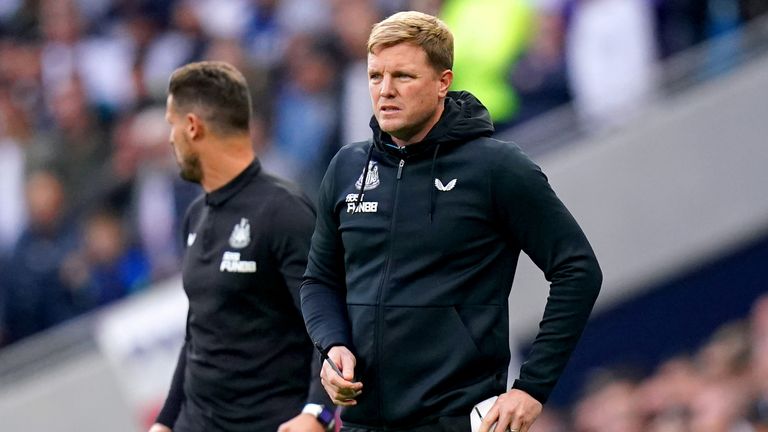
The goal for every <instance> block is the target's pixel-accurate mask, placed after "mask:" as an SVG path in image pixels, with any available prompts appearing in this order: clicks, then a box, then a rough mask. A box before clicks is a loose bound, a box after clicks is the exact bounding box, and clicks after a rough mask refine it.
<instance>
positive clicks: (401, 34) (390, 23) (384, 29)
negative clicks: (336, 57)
mask: <svg viewBox="0 0 768 432" xmlns="http://www.w3.org/2000/svg"><path fill="white" fill-rule="evenodd" d="M401 43H411V44H414V45H416V46H419V47H421V48H422V49H423V50H424V51H425V52H426V53H427V59H428V60H429V63H430V65H431V66H432V67H433V68H435V70H437V71H438V72H442V71H444V70H446V69H452V68H453V34H451V31H450V30H449V29H448V26H447V25H445V23H444V22H442V21H441V20H440V19H438V18H436V17H434V16H432V15H427V14H425V13H421V12H416V11H407V12H398V13H396V14H394V15H392V16H390V17H388V18H386V19H385V20H383V21H381V22H379V23H377V24H376V25H374V26H373V29H372V30H371V35H370V36H369V37H368V52H369V53H373V51H374V50H375V49H377V48H379V47H381V48H388V47H391V46H394V45H398V44H401Z"/></svg>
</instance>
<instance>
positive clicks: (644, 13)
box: [566, 0, 657, 129]
mask: <svg viewBox="0 0 768 432" xmlns="http://www.w3.org/2000/svg"><path fill="white" fill-rule="evenodd" d="M656 57H657V55H656V46H655V41H654V33H653V20H652V9H651V5H650V3H649V2H648V1H646V0H578V1H577V2H576V3H575V7H574V10H573V16H572V18H571V22H570V24H569V27H568V31H567V35H566V62H567V67H568V80H569V84H570V88H571V92H572V95H573V100H574V105H575V108H576V110H577V112H578V113H579V114H580V117H581V118H582V120H583V122H584V125H585V126H586V127H587V128H596V129H599V128H604V127H615V126H617V125H621V124H623V123H624V122H626V121H627V119H628V118H629V117H630V116H631V115H632V114H634V113H635V112H636V111H637V109H638V108H639V107H641V106H642V105H643V103H645V102H647V101H648V100H649V99H650V97H651V96H652V95H653V92H654V90H655V87H656V85H657V83H656V81H657V77H656Z"/></svg>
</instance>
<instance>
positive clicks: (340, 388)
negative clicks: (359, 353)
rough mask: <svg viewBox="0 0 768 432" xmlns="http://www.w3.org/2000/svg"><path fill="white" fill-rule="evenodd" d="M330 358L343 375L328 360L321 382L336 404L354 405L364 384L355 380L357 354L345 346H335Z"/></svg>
mask: <svg viewBox="0 0 768 432" xmlns="http://www.w3.org/2000/svg"><path fill="white" fill-rule="evenodd" d="M328 360H329V361H331V362H333V363H334V364H335V365H336V366H337V368H338V369H339V372H341V375H339V374H338V373H337V372H336V371H334V370H333V367H332V366H331V365H330V364H329V363H328V361H325V362H323V367H322V369H321V371H320V382H321V383H322V385H323V387H324V388H325V391H326V392H327V393H328V396H330V398H331V400H332V401H333V403H334V404H336V405H341V406H352V405H355V404H357V401H355V398H356V397H358V396H359V395H360V393H361V392H362V388H363V384H362V383H359V382H353V381H352V380H353V379H354V376H355V363H356V359H355V356H354V355H353V354H352V353H351V352H350V351H349V350H348V349H347V348H345V347H341V346H338V347H333V348H331V350H330V351H329V352H328Z"/></svg>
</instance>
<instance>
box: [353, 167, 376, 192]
mask: <svg viewBox="0 0 768 432" xmlns="http://www.w3.org/2000/svg"><path fill="white" fill-rule="evenodd" d="M363 171H365V170H363ZM363 174H365V173H364V172H363V173H361V174H360V178H358V179H357V181H356V182H355V187H356V188H357V189H358V190H363V191H367V190H371V189H376V188H377V187H378V186H379V166H378V165H376V162H374V161H371V162H369V163H368V175H366V176H365V189H363Z"/></svg>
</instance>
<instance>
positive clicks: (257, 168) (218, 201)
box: [205, 158, 261, 207]
mask: <svg viewBox="0 0 768 432" xmlns="http://www.w3.org/2000/svg"><path fill="white" fill-rule="evenodd" d="M259 172H261V163H260V162H259V160H258V159H255V158H254V159H253V162H251V164H250V165H248V166H247V167H246V168H245V169H244V170H243V171H242V172H241V173H240V174H238V175H237V176H235V178H233V179H232V180H230V181H229V183H227V184H225V185H224V186H222V187H220V188H218V189H216V190H214V191H211V192H209V193H207V194H205V203H206V204H207V205H210V206H214V207H218V206H220V205H222V204H224V203H225V202H226V201H227V200H229V199H230V198H232V197H233V196H235V194H237V193H238V192H240V190H242V189H243V188H244V187H245V185H247V184H248V183H250V181H251V179H252V178H254V177H256V176H257V175H258V174H259Z"/></svg>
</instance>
